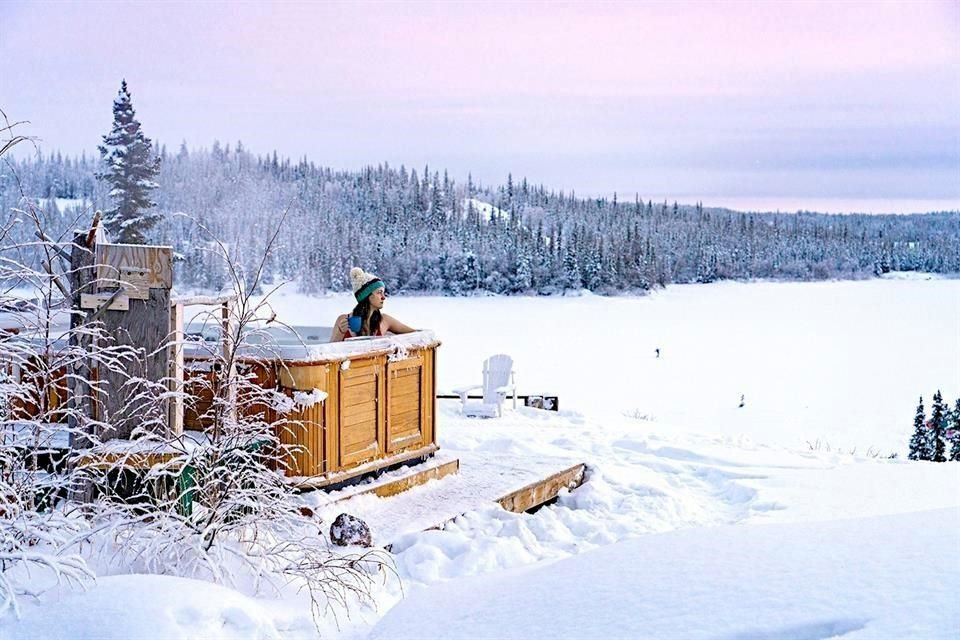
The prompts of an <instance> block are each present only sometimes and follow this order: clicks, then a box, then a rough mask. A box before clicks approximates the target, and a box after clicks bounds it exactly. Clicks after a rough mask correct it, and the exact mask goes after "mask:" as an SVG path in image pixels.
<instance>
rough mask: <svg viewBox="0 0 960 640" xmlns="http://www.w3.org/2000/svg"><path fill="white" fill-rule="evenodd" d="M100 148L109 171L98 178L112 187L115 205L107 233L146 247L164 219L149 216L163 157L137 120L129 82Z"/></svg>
mask: <svg viewBox="0 0 960 640" xmlns="http://www.w3.org/2000/svg"><path fill="white" fill-rule="evenodd" d="M99 149H100V157H101V159H102V160H103V163H104V165H105V169H104V171H103V173H101V174H98V175H97V177H98V178H100V179H101V180H103V181H105V182H106V183H108V184H109V185H110V197H111V198H112V199H113V203H114V207H113V208H112V209H108V210H107V211H106V212H105V215H104V224H105V227H106V230H107V232H108V233H109V234H110V235H111V238H112V239H113V240H114V241H116V242H122V243H133V244H142V243H144V242H146V236H145V234H146V232H147V231H149V230H150V229H151V228H152V227H153V226H154V225H155V224H156V223H157V222H158V221H159V219H160V216H158V215H157V214H149V213H147V211H148V210H149V209H150V208H151V207H154V206H155V205H156V203H155V202H153V201H152V200H151V199H150V192H151V191H153V190H154V189H156V188H157V186H158V185H157V183H156V182H154V180H153V179H154V177H156V175H157V174H158V173H159V172H160V158H159V157H158V156H157V155H156V154H155V153H154V151H153V146H152V143H151V142H150V139H149V138H147V137H146V136H144V135H143V131H142V130H141V128H140V122H139V121H138V120H137V119H136V113H135V112H134V110H133V103H132V102H131V100H130V92H129V91H128V90H127V81H126V80H124V81H123V82H122V83H121V84H120V91H119V92H118V93H117V97H116V99H115V100H114V101H113V127H112V128H111V129H110V133H108V134H107V135H105V136H103V144H102V145H100V147H99Z"/></svg>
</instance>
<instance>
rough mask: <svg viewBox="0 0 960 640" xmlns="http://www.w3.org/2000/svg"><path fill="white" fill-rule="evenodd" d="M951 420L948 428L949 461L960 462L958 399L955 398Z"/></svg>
mask: <svg viewBox="0 0 960 640" xmlns="http://www.w3.org/2000/svg"><path fill="white" fill-rule="evenodd" d="M951 417H952V419H953V422H952V425H951V427H950V429H951V433H950V437H949V440H950V460H951V461H953V462H960V398H957V402H956V404H954V405H953V416H951Z"/></svg>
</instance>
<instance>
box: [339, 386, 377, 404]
mask: <svg viewBox="0 0 960 640" xmlns="http://www.w3.org/2000/svg"><path fill="white" fill-rule="evenodd" d="M376 391H377V388H376V385H375V384H374V381H373V380H371V381H370V383H369V384H365V385H363V386H353V387H345V388H344V389H342V390H341V395H340V406H342V407H353V406H358V405H359V406H362V405H366V404H370V405H372V404H373V403H374V401H375V399H376V395H375V394H376Z"/></svg>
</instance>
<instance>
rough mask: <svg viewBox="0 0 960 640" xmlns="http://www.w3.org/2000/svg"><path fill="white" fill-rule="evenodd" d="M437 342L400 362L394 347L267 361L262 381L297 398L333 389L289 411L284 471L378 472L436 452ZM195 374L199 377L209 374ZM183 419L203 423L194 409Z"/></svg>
mask: <svg viewBox="0 0 960 640" xmlns="http://www.w3.org/2000/svg"><path fill="white" fill-rule="evenodd" d="M436 346H437V345H436V344H431V345H429V346H427V347H417V348H411V349H409V352H408V353H407V354H405V355H406V357H404V358H403V359H399V360H395V361H390V356H391V354H392V350H391V351H388V350H379V351H373V352H371V353H359V354H357V353H353V354H350V355H349V356H346V355H344V356H340V357H331V358H329V359H325V360H321V361H317V360H284V359H276V360H273V361H269V362H262V361H261V362H260V363H259V364H260V366H261V368H262V371H258V372H257V373H258V375H257V382H258V383H260V382H262V383H263V384H266V385H272V388H277V389H278V391H280V392H282V393H284V394H286V395H287V396H288V397H291V398H292V397H294V394H295V392H297V391H300V392H303V393H310V392H312V391H313V390H314V389H318V390H320V391H322V392H324V393H326V394H327V395H326V399H325V400H324V401H323V402H322V403H319V402H318V403H316V404H314V405H311V406H309V407H304V406H301V405H296V406H295V408H294V410H293V411H291V412H290V413H289V414H287V415H286V418H287V419H288V420H289V422H290V423H291V424H290V425H289V427H287V428H285V429H281V432H280V434H279V435H280V441H281V443H282V444H284V445H288V446H287V447H286V448H287V449H289V451H288V452H287V453H286V454H285V455H286V459H285V463H286V471H285V473H286V474H287V475H290V476H306V477H317V476H327V477H328V478H332V477H335V476H337V475H338V474H342V473H343V472H350V471H351V470H352V469H355V468H356V467H359V466H361V465H363V467H364V468H367V467H368V466H369V467H370V469H371V470H375V469H377V468H379V467H383V466H388V465H390V464H392V463H393V462H394V461H396V460H404V459H408V458H410V457H411V456H416V455H418V453H419V452H421V451H422V452H423V455H428V454H429V453H431V452H432V451H434V450H435V449H436V440H435V429H434V424H433V423H434V419H435V402H436V399H435V395H436V371H435V366H434V363H435V349H436ZM194 375H195V376H197V378H196V381H197V382H200V381H201V380H203V379H204V378H206V377H207V376H209V372H201V371H196V372H194ZM189 389H190V385H189V384H188V390H189ZM196 390H197V391H198V392H199V393H200V394H201V396H204V397H203V398H202V399H201V407H202V406H203V405H208V403H209V390H206V389H202V388H201V386H200V385H198V386H197V387H196ZM198 408H199V407H198ZM242 411H243V413H248V411H247V410H246V409H243V410H242ZM273 417H280V416H275V415H274V416H273ZM185 422H186V424H187V425H188V428H190V426H191V425H192V424H193V423H194V422H196V423H197V425H196V426H197V427H200V428H202V427H203V426H204V425H202V424H199V421H198V420H197V419H196V414H195V413H194V414H193V415H191V414H188V415H187V417H186V419H185Z"/></svg>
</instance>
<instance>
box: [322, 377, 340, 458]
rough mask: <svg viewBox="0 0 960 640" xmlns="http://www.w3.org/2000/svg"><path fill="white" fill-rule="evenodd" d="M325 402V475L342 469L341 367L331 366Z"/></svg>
mask: <svg viewBox="0 0 960 640" xmlns="http://www.w3.org/2000/svg"><path fill="white" fill-rule="evenodd" d="M328 376H329V377H328V378H327V393H328V394H330V395H328V396H327V401H326V402H324V403H323V404H324V413H323V417H324V423H323V425H324V430H323V433H324V435H323V473H330V472H332V471H334V470H335V469H339V468H340V367H338V366H331V367H330V369H329V371H328Z"/></svg>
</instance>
